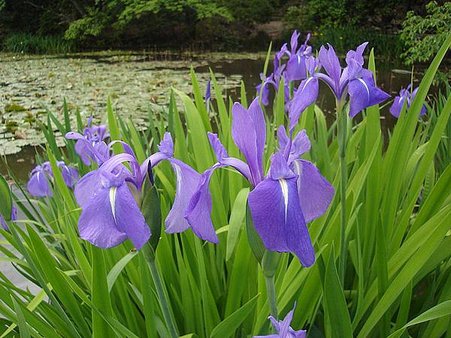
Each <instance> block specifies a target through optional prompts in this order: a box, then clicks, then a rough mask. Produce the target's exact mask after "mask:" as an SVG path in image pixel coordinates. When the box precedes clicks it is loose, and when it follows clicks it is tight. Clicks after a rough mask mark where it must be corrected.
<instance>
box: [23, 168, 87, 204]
mask: <svg viewBox="0 0 451 338" xmlns="http://www.w3.org/2000/svg"><path fill="white" fill-rule="evenodd" d="M56 164H57V166H58V168H60V169H61V174H62V176H63V180H64V183H66V185H67V186H68V187H69V188H70V189H73V188H74V186H75V183H76V182H77V180H78V178H79V175H78V170H77V169H75V168H74V167H71V166H68V165H66V163H64V162H63V161H58V162H57V163H56ZM51 182H53V172H52V167H51V166H50V162H48V161H47V162H44V163H42V164H40V165H37V166H36V167H35V168H34V169H33V170H32V171H31V174H30V179H29V180H28V183H27V190H28V192H29V193H30V195H31V196H34V197H50V196H52V195H53V191H52V187H51Z"/></svg>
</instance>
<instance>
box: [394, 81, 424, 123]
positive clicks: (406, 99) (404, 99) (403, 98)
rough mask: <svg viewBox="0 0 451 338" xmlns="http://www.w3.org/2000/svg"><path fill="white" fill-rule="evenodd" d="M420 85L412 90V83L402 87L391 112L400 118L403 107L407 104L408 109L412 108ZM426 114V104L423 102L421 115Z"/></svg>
mask: <svg viewBox="0 0 451 338" xmlns="http://www.w3.org/2000/svg"><path fill="white" fill-rule="evenodd" d="M417 92H418V87H417V88H415V89H414V90H412V85H410V84H409V85H408V86H407V88H401V90H400V91H399V95H398V96H396V97H395V99H394V100H393V104H392V105H391V107H390V114H392V115H393V116H394V117H396V118H398V117H399V114H400V113H401V110H402V107H403V106H404V105H405V107H406V109H409V108H410V105H411V104H412V102H413V100H414V99H415V96H416V95H417ZM425 114H426V106H425V105H424V104H423V106H422V107H421V110H420V116H424V115H425Z"/></svg>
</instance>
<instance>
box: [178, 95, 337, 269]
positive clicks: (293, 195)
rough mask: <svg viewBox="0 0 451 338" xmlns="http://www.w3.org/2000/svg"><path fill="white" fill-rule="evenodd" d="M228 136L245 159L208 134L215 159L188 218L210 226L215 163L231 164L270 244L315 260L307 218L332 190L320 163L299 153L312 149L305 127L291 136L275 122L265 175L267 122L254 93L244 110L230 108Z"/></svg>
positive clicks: (319, 210)
mask: <svg viewBox="0 0 451 338" xmlns="http://www.w3.org/2000/svg"><path fill="white" fill-rule="evenodd" d="M232 114H233V119H232V137H233V139H234V142H235V144H236V145H237V147H238V148H239V149H240V151H241V152H242V153H243V155H244V157H245V158H246V162H247V163H245V162H243V161H241V160H239V159H236V158H233V157H229V155H228V154H227V151H226V150H225V148H224V146H223V145H222V144H221V142H220V141H219V139H218V137H217V135H216V134H211V133H210V134H209V135H208V137H209V139H210V144H211V146H212V148H213V150H214V152H215V154H216V157H217V163H215V164H214V165H213V166H212V167H211V168H209V169H207V170H206V171H205V172H204V173H203V174H202V178H201V180H200V184H199V186H198V188H197V191H196V192H195V193H194V195H193V197H192V199H191V201H190V204H189V206H188V209H187V212H186V219H187V220H188V222H189V223H190V224H193V223H194V222H201V223H202V228H203V229H207V228H209V229H212V231H213V229H214V227H213V224H212V221H211V218H210V214H211V209H212V203H211V195H210V192H209V189H208V184H209V181H210V178H211V175H212V173H213V171H214V170H215V169H217V168H221V167H226V166H232V167H234V168H235V169H236V170H237V171H238V172H240V173H241V174H242V175H243V176H244V177H245V178H246V179H247V180H248V181H249V183H250V184H251V186H252V187H253V189H252V191H251V192H250V193H249V198H248V204H249V208H250V211H251V215H252V220H253V223H254V226H255V229H256V231H257V233H258V234H259V235H260V238H261V239H262V241H263V244H264V245H265V247H266V248H267V249H268V250H271V251H279V252H293V253H294V254H295V255H296V256H297V257H298V258H299V259H300V261H301V263H302V264H303V265H304V266H310V265H312V264H313V263H314V261H315V253H314V250H313V246H312V243H311V240H310V236H309V233H308V229H307V226H306V223H307V222H309V221H311V220H313V219H315V218H317V217H319V216H321V215H322V214H323V213H324V212H325V211H326V209H327V207H328V206H329V203H330V201H331V200H332V197H333V195H334V189H333V187H332V186H331V185H330V184H329V182H327V181H326V180H325V179H324V178H323V177H322V176H321V174H320V173H319V171H318V169H316V167H315V166H314V165H313V164H312V163H311V162H309V161H306V160H302V159H300V156H301V155H302V154H303V153H305V152H306V151H308V150H309V149H310V141H309V140H308V137H307V135H306V134H305V131H302V132H300V133H299V134H297V135H296V136H295V138H294V139H291V138H290V137H288V136H287V134H286V132H285V129H284V128H283V127H280V128H279V131H278V138H279V146H280V149H279V150H278V151H277V152H276V153H274V154H273V155H272V157H271V166H270V169H269V172H268V173H267V175H266V176H265V173H264V168H263V155H264V148H265V143H266V122H265V119H264V116H263V111H262V109H261V107H260V105H259V102H258V98H256V99H254V101H253V102H252V104H251V105H250V107H249V109H248V110H246V109H245V108H244V107H243V106H241V105H240V104H239V103H235V104H234V106H233V109H232Z"/></svg>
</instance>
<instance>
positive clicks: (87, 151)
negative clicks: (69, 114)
mask: <svg viewBox="0 0 451 338" xmlns="http://www.w3.org/2000/svg"><path fill="white" fill-rule="evenodd" d="M66 137H67V136H66ZM92 148H93V146H92V145H91V144H90V143H89V142H88V141H87V140H85V139H79V140H78V141H77V142H76V143H75V152H76V153H77V154H78V156H80V158H81V160H82V162H83V164H84V165H90V164H91V159H92V158H93V157H94V156H93V151H92Z"/></svg>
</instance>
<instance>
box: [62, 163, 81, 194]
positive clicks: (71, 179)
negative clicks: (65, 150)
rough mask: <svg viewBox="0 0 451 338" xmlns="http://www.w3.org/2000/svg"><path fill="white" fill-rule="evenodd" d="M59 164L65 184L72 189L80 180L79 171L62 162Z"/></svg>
mask: <svg viewBox="0 0 451 338" xmlns="http://www.w3.org/2000/svg"><path fill="white" fill-rule="evenodd" d="M57 164H58V167H59V168H60V169H61V175H62V176H63V180H64V183H66V185H67V186H68V187H69V188H71V189H72V188H73V187H74V185H75V183H76V182H77V180H78V178H79V175H78V170H77V169H75V168H74V167H70V166H67V165H66V164H65V163H64V162H62V161H59V162H58V163H57Z"/></svg>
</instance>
